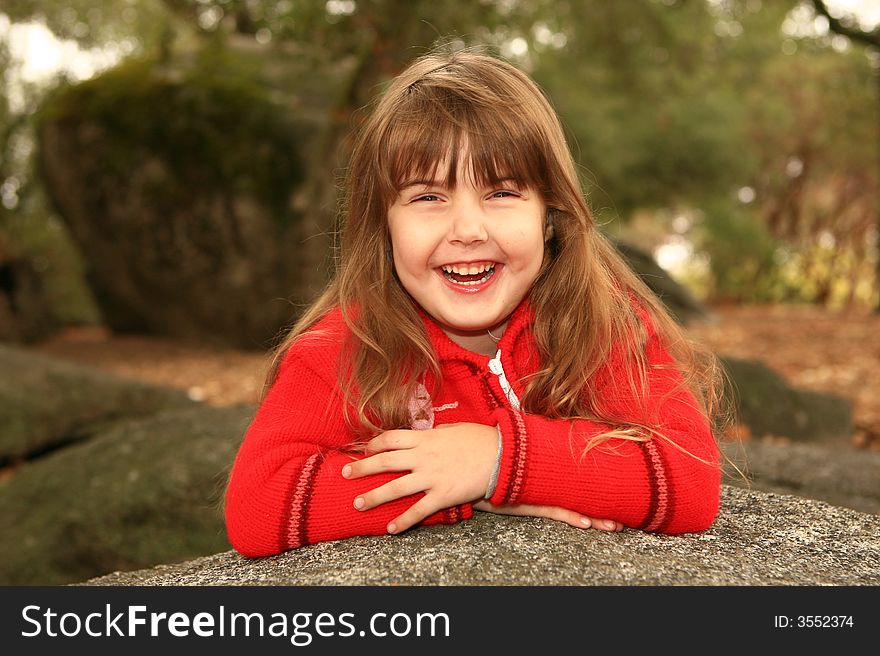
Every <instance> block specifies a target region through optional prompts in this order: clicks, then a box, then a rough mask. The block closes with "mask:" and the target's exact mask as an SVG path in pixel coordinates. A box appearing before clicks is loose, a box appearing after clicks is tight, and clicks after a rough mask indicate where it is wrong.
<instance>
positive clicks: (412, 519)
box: [388, 496, 441, 534]
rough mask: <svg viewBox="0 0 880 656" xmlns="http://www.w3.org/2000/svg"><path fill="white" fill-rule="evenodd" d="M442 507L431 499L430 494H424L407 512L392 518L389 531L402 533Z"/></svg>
mask: <svg viewBox="0 0 880 656" xmlns="http://www.w3.org/2000/svg"><path fill="white" fill-rule="evenodd" d="M440 509H441V508H440V507H437V506H436V504H434V503H433V502H432V501H431V500H430V497H429V496H424V497H422V498H421V499H419V500H418V501H416V502H415V503H414V504H413V505H411V506H410V507H409V509H408V510H407V511H406V512H404V513H403V514H401V515H399V516H397V517H395V518H394V519H392V520H391V521H390V522H389V523H388V532H389V533H392V534H397V533H402V532H403V531H405V530H406V529H408V528H410V527H412V526H415V525H416V524H418V523H419V522H420V521H422V520H423V519H425V518H426V517H430V516H431V515H433V514H434V513H435V512H437V511H438V510H440Z"/></svg>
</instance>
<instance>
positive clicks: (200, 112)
mask: <svg viewBox="0 0 880 656" xmlns="http://www.w3.org/2000/svg"><path fill="white" fill-rule="evenodd" d="M39 120H40V121H41V122H44V121H58V122H65V121H70V122H74V123H77V124H92V125H95V126H98V128H99V129H100V130H101V131H102V132H103V134H104V135H105V138H103V139H102V140H101V145H102V147H110V146H112V151H110V152H103V153H101V159H102V166H103V167H104V170H105V171H106V173H107V175H108V176H109V177H117V178H118V177H125V176H126V175H127V174H128V172H129V171H130V170H131V167H132V165H133V163H134V162H135V161H138V160H140V161H144V158H146V159H147V160H150V159H154V160H156V161H158V162H160V163H161V164H162V165H163V166H166V167H168V169H169V173H170V175H166V176H163V177H162V179H163V181H165V182H164V183H163V184H166V187H165V188H164V189H157V190H156V193H159V194H162V195H163V196H164V197H165V198H166V200H167V201H168V202H170V203H178V202H185V199H186V198H188V197H190V196H191V195H192V194H193V193H194V191H195V192H197V191H198V190H216V189H219V190H226V191H228V192H230V193H231V194H239V193H242V194H248V195H251V196H255V197H257V198H258V199H260V200H261V201H264V202H266V203H267V204H268V205H270V206H271V207H272V208H273V209H274V210H275V213H276V214H277V215H278V216H279V217H280V218H286V217H288V216H289V214H290V212H289V208H288V202H289V198H290V190H291V189H292V188H293V187H294V186H295V185H296V184H297V183H298V182H299V181H301V180H302V178H303V166H302V165H301V163H300V152H301V148H302V143H301V142H302V141H303V140H304V139H305V138H306V136H307V135H305V134H304V132H303V129H302V128H301V127H299V126H298V124H297V123H296V122H295V121H294V120H293V119H292V118H291V116H290V115H289V113H288V112H286V111H285V110H284V108H281V107H279V106H278V105H277V104H276V103H274V102H273V101H272V100H271V98H270V97H269V94H268V92H267V90H266V89H265V88H264V87H262V86H260V85H258V84H257V83H256V82H255V81H254V80H253V75H252V74H251V73H249V72H248V71H246V70H245V71H243V70H241V68H240V66H239V65H238V62H237V61H236V60H235V59H234V57H233V55H232V54H231V53H228V52H226V51H225V50H222V49H221V48H219V47H216V48H208V49H206V50H205V51H203V52H202V53H201V54H200V56H199V57H198V58H197V60H196V61H195V62H194V64H193V65H192V66H191V67H189V68H187V69H186V70H174V69H170V68H167V67H163V66H161V65H159V64H158V63H157V62H155V61H152V60H145V59H136V60H129V61H127V62H125V63H123V64H122V65H120V66H118V67H116V68H114V69H111V70H110V71H107V72H106V73H104V74H102V75H100V76H98V77H96V78H93V79H91V80H88V81H86V82H83V83H81V84H78V85H75V86H71V87H67V88H63V89H61V90H60V91H59V92H57V93H55V94H53V96H52V97H51V98H50V99H48V100H47V102H46V103H45V104H44V106H43V109H42V111H41V114H40V117H39Z"/></svg>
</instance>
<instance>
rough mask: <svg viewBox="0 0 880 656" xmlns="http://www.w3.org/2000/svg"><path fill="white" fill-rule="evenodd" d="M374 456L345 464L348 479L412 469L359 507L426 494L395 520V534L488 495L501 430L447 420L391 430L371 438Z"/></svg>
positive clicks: (358, 501) (392, 524) (360, 499)
mask: <svg viewBox="0 0 880 656" xmlns="http://www.w3.org/2000/svg"><path fill="white" fill-rule="evenodd" d="M366 451H367V453H368V454H369V453H373V454H376V455H372V456H370V457H368V458H364V459H363V460H358V461H356V462H352V463H350V464H347V465H346V466H345V467H343V468H342V475H343V477H345V478H360V477H361V476H368V475H370V474H377V473H379V472H399V471H408V472H410V473H409V474H407V475H405V476H400V477H399V478H396V479H394V480H393V481H390V482H388V483H386V484H385V485H381V486H380V487H377V488H375V489H373V490H370V491H369V492H367V493H366V494H362V495H361V496H359V497H357V498H356V499H355V500H354V507H355V508H357V509H358V510H369V509H370V508H375V507H376V506H379V505H381V504H383V503H387V502H389V501H394V500H395V499H400V498H402V497H406V496H409V495H411V494H416V493H418V492H424V493H425V496H423V497H422V498H421V499H419V500H418V501H416V502H415V503H414V504H413V505H412V506H411V507H410V508H409V509H408V510H407V511H406V512H404V513H403V514H402V515H399V516H398V517H396V518H395V519H393V520H391V522H390V523H389V524H388V532H389V533H400V532H401V531H405V530H406V529H408V528H410V527H411V526H414V525H415V524H418V523H419V522H420V521H422V520H423V519H425V518H426V517H429V516H430V515H433V514H434V513H435V512H437V511H438V510H443V509H445V508H450V507H452V506H456V505H458V504H461V503H468V502H470V501H474V500H475V499H482V498H483V495H484V494H485V493H486V486H487V485H488V484H489V477H490V476H491V475H492V470H493V469H494V467H495V456H496V455H497V453H498V429H497V428H495V427H494V426H484V425H483V424H472V423H460V424H444V425H441V426H438V427H437V428H432V429H430V430H391V431H385V432H384V433H382V434H380V435H378V436H376V437H374V438H373V439H372V440H370V441H369V442H367V445H366Z"/></svg>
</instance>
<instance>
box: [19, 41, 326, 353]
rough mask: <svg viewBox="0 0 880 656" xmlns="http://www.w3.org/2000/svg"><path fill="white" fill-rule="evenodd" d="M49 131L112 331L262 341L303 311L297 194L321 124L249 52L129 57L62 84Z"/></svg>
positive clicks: (53, 179) (48, 109) (46, 118)
mask: <svg viewBox="0 0 880 656" xmlns="http://www.w3.org/2000/svg"><path fill="white" fill-rule="evenodd" d="M285 100H289V98H286V99H285ZM37 132H38V141H39V151H38V152H39V162H40V168H41V170H42V173H43V177H44V180H45V183H46V188H47V191H48V193H49V196H50V198H51V201H52V204H53V206H54V207H55V208H56V210H57V211H58V214H59V215H60V216H61V217H62V219H63V220H64V222H65V223H66V224H67V226H68V227H69V229H70V233H71V235H72V237H73V239H74V241H75V242H76V243H77V245H78V247H79V249H80V251H81V252H82V254H83V257H84V260H85V262H86V276H87V279H88V282H89V285H90V287H91V289H92V291H93V292H94V296H95V300H96V302H97V304H98V306H99V307H100V311H101V314H102V316H103V319H104V321H105V322H106V323H107V324H108V325H109V326H110V327H111V328H112V329H113V330H115V331H118V332H139V333H154V334H163V335H169V336H173V337H181V338H189V339H199V340H200V341H202V342H204V341H210V342H214V343H217V344H225V345H231V346H236V347H243V348H262V347H264V346H266V345H267V344H268V343H269V342H270V341H271V339H272V338H274V337H275V336H276V335H277V332H278V330H279V328H280V327H282V326H283V325H284V324H285V323H286V322H287V321H289V319H290V317H291V308H290V304H289V302H288V301H287V300H286V299H288V298H289V297H291V296H292V295H295V294H296V292H297V289H298V287H297V285H298V283H297V277H298V276H299V273H298V269H297V252H301V251H302V249H304V248H309V247H310V244H308V243H305V244H303V243H302V241H303V240H302V237H301V236H299V227H300V224H301V223H302V221H303V220H304V219H303V217H304V211H305V209H304V208H302V207H297V205H296V202H295V194H296V192H297V191H298V190H300V187H301V185H302V184H303V182H304V180H305V176H306V170H307V168H308V157H309V151H310V150H312V149H313V144H314V142H313V139H314V138H315V135H316V134H318V133H320V125H319V124H318V122H317V120H316V119H315V118H314V115H312V114H306V115H303V114H298V113H297V112H296V111H292V107H290V106H289V105H287V104H285V103H284V102H279V101H277V100H276V98H275V96H274V95H273V93H272V92H271V90H270V89H268V88H266V87H265V86H263V85H261V84H259V83H258V82H256V81H255V77H254V76H253V75H252V73H251V72H250V71H249V70H242V69H241V66H240V64H237V63H236V57H235V53H227V54H226V55H218V54H217V53H214V54H212V55H211V56H208V54H205V55H204V56H200V57H197V58H195V60H193V61H186V62H176V63H162V64H160V63H158V62H153V61H145V60H135V61H128V62H125V63H123V64H122V65H120V66H118V67H117V68H115V69H112V70H110V71H108V72H106V73H104V74H102V75H100V76H98V77H96V78H93V79H90V80H88V81H85V82H82V83H80V84H77V85H74V86H71V87H69V88H66V89H64V90H61V91H59V92H57V93H55V94H54V95H53V96H52V97H51V98H49V99H48V100H47V101H46V103H45V104H44V105H43V107H42V108H41V111H40V113H39V120H38V130H37Z"/></svg>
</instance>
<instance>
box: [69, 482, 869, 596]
mask: <svg viewBox="0 0 880 656" xmlns="http://www.w3.org/2000/svg"><path fill="white" fill-rule="evenodd" d="M86 584H88V585H104V586H108V585H138V586H143V585H151V586H152V585H176V586H180V585H198V586H205V585H236V586H242V585H295V586H303V585H323V586H326V585H381V586H389V585H391V586H397V585H465V586H467V585H517V586H536V585H541V586H543V585H880V516H876V515H868V514H864V513H859V512H856V511H854V510H849V509H845V508H837V507H835V506H830V505H828V504H826V503H823V502H819V501H812V500H807V499H801V498H798V497H788V496H778V495H774V494H767V493H763V492H749V491H746V490H742V489H739V488H734V487H725V488H724V494H723V499H722V510H721V514H720V515H719V517H718V519H717V521H716V522H715V525H714V526H713V527H712V528H710V529H709V530H707V531H705V532H703V533H694V534H688V535H679V536H668V535H655V534H651V533H644V532H642V531H635V530H625V531H623V532H622V533H605V532H600V531H595V530H584V529H576V528H573V527H571V526H568V525H567V524H562V523H560V522H554V521H552V520H549V519H538V518H531V517H507V516H501V515H492V514H489V513H477V514H476V515H475V517H474V518H473V519H472V520H468V521H465V522H460V523H458V524H456V525H454V526H434V527H427V528H418V529H415V530H411V531H409V532H407V533H404V534H402V535H396V536H379V537H375V536H371V537H356V538H350V539H347V540H339V541H336V542H325V543H321V544H316V545H310V546H307V547H303V548H301V549H297V550H294V551H289V552H287V553H285V554H281V555H279V556H273V557H270V558H261V559H247V558H243V557H242V556H240V555H238V554H236V553H235V552H232V551H226V552H222V553H218V554H216V555H213V556H209V557H205V558H199V559H196V560H192V561H190V562H186V563H181V564H176V565H163V566H159V567H156V568H153V569H148V570H141V571H136V572H127V573H122V572H117V573H114V574H110V575H107V576H102V577H98V578H95V579H91V580H89V581H87V582H86Z"/></svg>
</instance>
